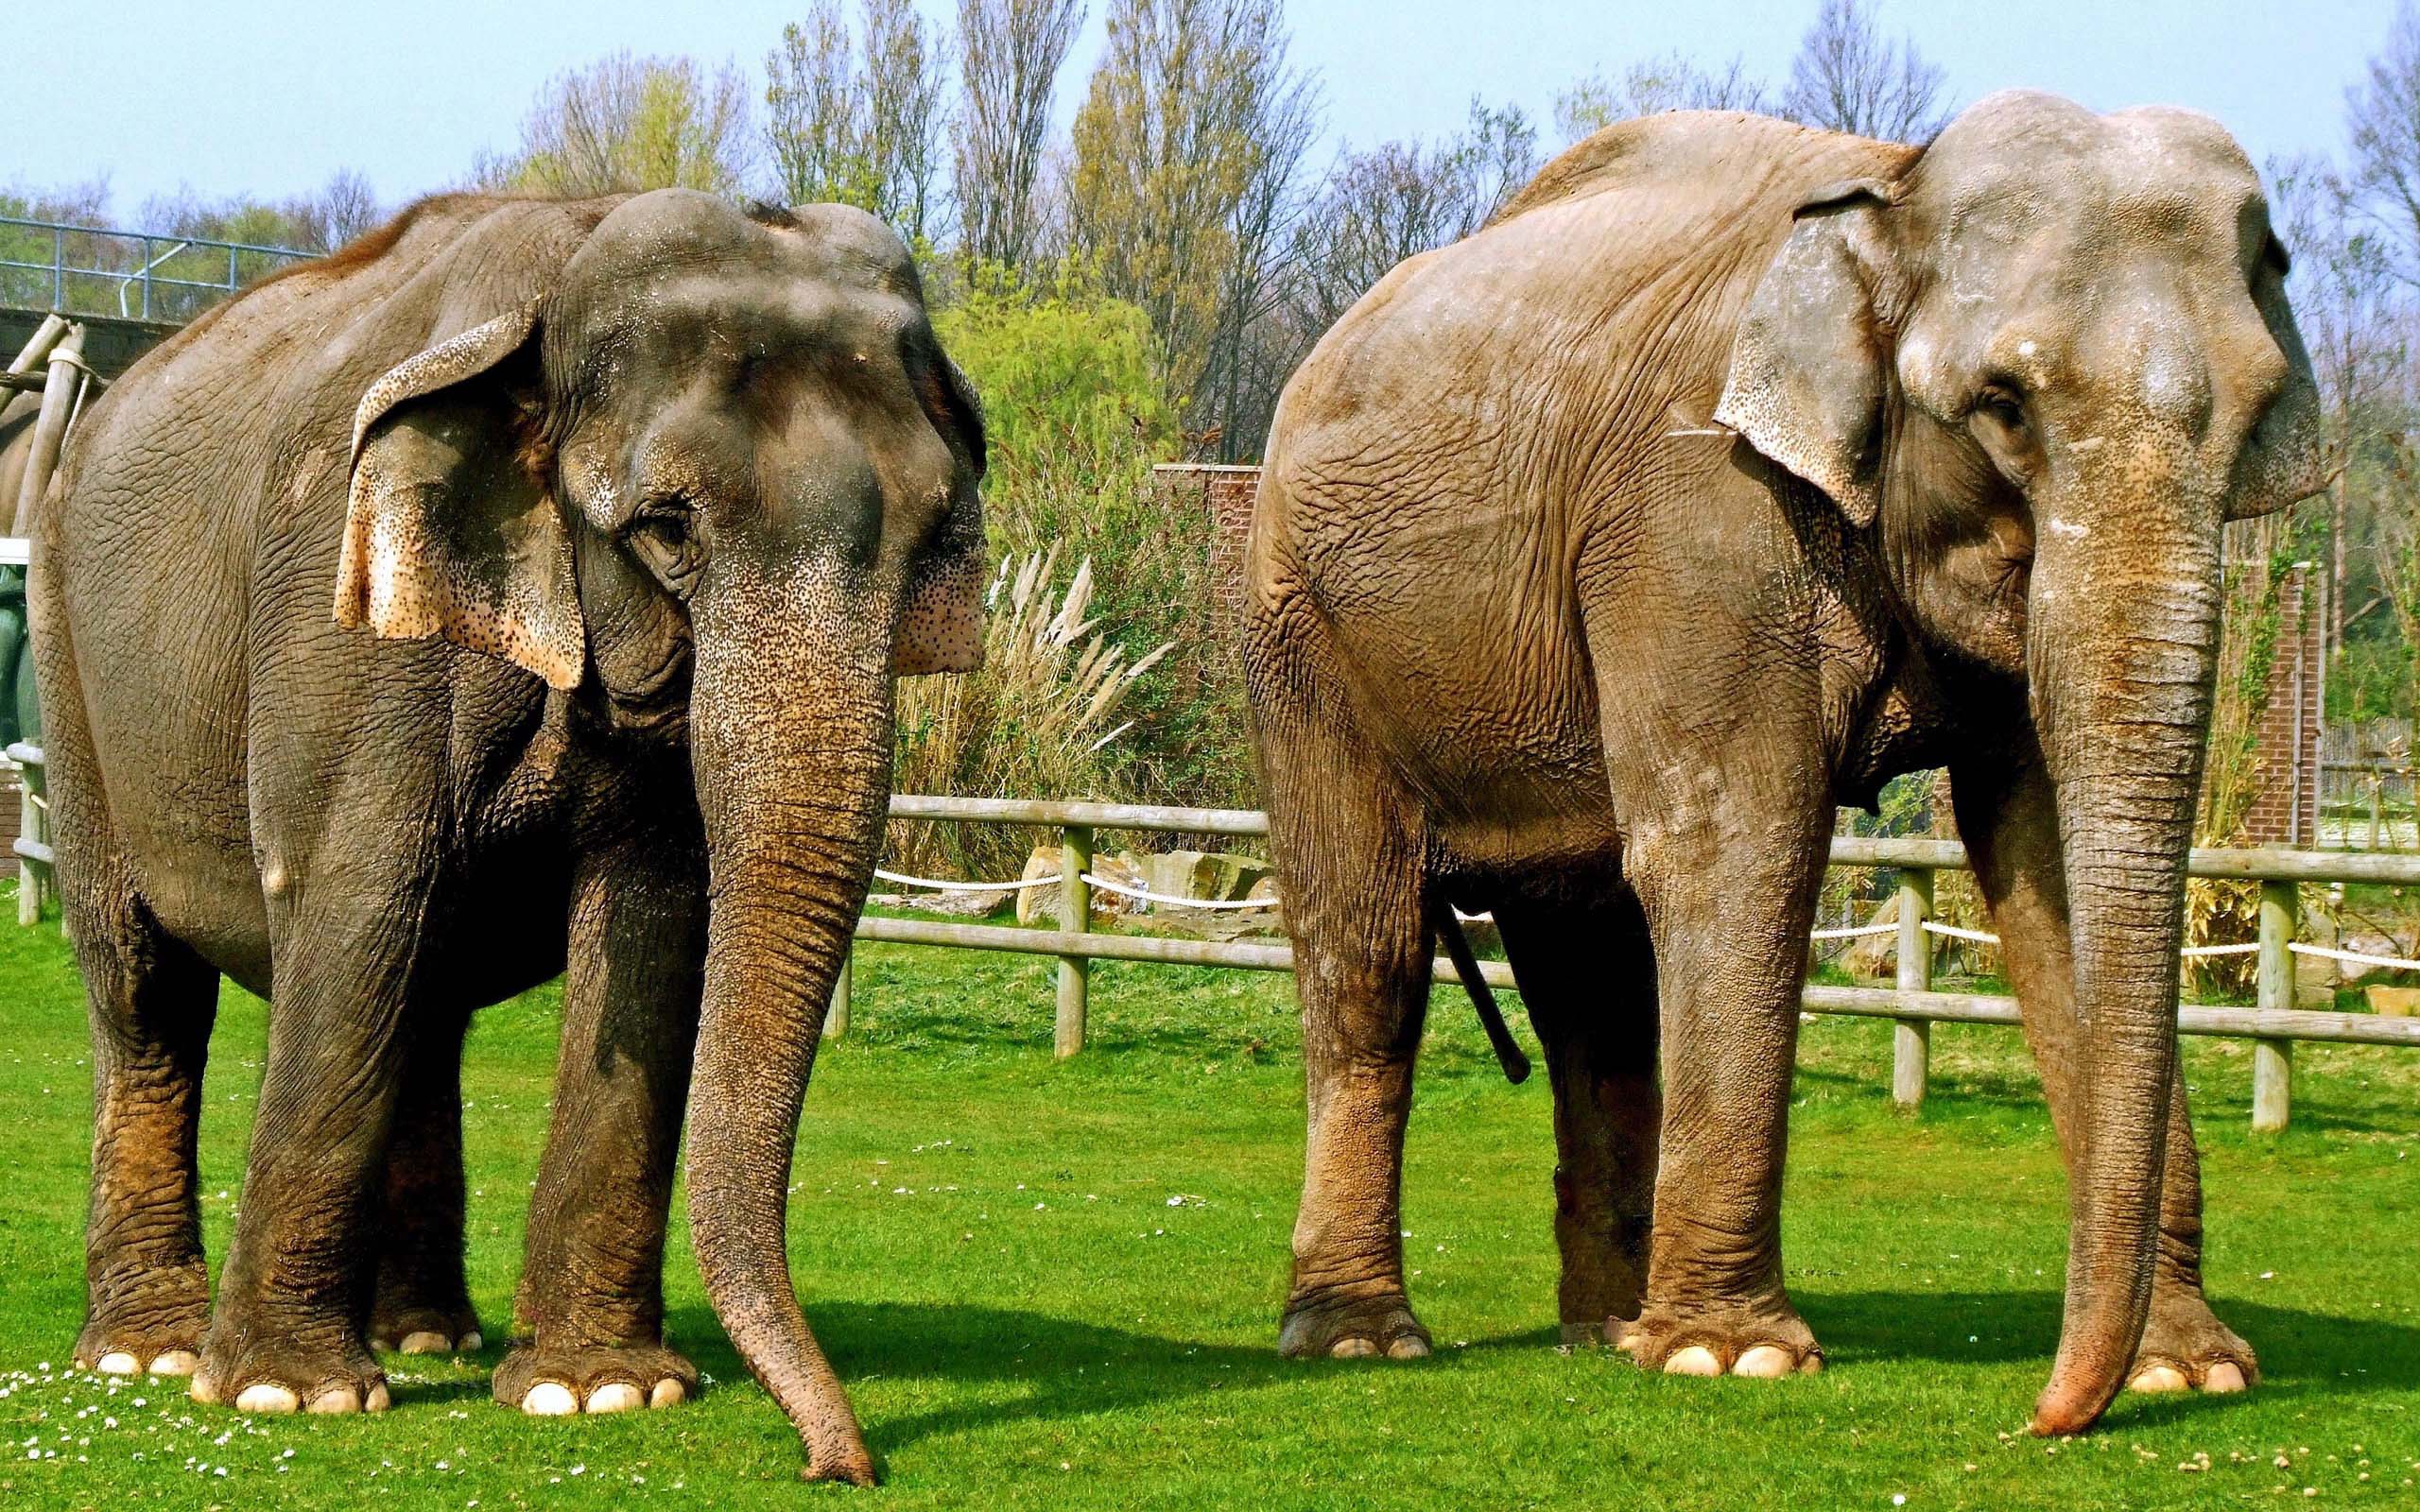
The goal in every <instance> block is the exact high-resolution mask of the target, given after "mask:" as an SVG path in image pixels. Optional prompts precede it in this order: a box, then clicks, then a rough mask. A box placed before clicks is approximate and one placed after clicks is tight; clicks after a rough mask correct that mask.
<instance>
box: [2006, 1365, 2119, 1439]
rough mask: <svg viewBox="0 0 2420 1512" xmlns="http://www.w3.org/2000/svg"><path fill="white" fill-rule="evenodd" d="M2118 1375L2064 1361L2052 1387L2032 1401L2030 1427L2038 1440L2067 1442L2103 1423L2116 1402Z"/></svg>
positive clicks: (2053, 1372) (2052, 1374)
mask: <svg viewBox="0 0 2420 1512" xmlns="http://www.w3.org/2000/svg"><path fill="white" fill-rule="evenodd" d="M2118 1377H2119V1372H2118V1371H2117V1370H2100V1369H2097V1368H2094V1367H2091V1366H2083V1365H2078V1364H2074V1363H2071V1362H2069V1361H2067V1360H2065V1359H2062V1360H2061V1361H2060V1362H2059V1363H2058V1365H2057V1366H2055V1367H2054V1368H2053V1369H2052V1370H2051V1372H2050V1383H2049V1384H2048V1385H2047V1386H2044V1387H2043V1388H2042V1395H2040V1396H2039V1397H2036V1398H2035V1399H2034V1400H2033V1418H2032V1421H2031V1422H2030V1423H2028V1424H2027V1427H2028V1429H2029V1430H2030V1431H2031V1433H2032V1434H2033V1435H2034V1436H2035V1437H2037V1438H2066V1437H2068V1436H2070V1435H2075V1434H2081V1433H2083V1431H2084V1430H2085V1429H2087V1428H2090V1427H2091V1426H2092V1425H2093V1424H2094V1423H2096V1422H2099V1421H2100V1415H2101V1414H2102V1413H2104V1412H2106V1411H2108V1409H2109V1403H2110V1402H2111V1401H2113V1400H2116V1399H2117V1396H2118Z"/></svg>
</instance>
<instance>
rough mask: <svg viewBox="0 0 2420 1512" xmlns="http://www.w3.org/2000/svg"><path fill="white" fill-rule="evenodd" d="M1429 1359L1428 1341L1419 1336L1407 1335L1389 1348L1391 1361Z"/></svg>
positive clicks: (1388, 1353)
mask: <svg viewBox="0 0 2420 1512" xmlns="http://www.w3.org/2000/svg"><path fill="white" fill-rule="evenodd" d="M1427 1357H1428V1341H1427V1340H1426V1339H1424V1338H1422V1337H1420V1336H1419V1335H1418V1334H1414V1333H1407V1334H1405V1335H1404V1336H1403V1337H1402V1338H1399V1339H1397V1340H1395V1342H1394V1343H1392V1344H1390V1345H1388V1346H1387V1358H1388V1359H1390V1360H1425V1359H1426V1358H1427Z"/></svg>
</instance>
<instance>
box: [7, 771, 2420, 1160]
mask: <svg viewBox="0 0 2420 1512" xmlns="http://www.w3.org/2000/svg"><path fill="white" fill-rule="evenodd" d="M8 754H9V760H10V761H11V762H13V763H15V764H16V765H17V767H18V769H19V771H20V772H21V773H22V774H23V775H22V779H21V781H22V782H23V783H24V792H23V796H22V799H21V801H22V804H23V808H22V815H23V817H22V820H21V823H22V826H23V833H20V834H19V836H18V839H17V845H16V853H17V857H18V879H19V880H18V904H17V907H18V914H17V917H18V921H19V922H20V923H30V922H33V921H34V920H36V919H40V918H41V917H42V914H41V910H42V900H43V897H44V896H45V895H46V893H47V892H48V891H49V890H50V889H51V888H52V886H53V884H52V880H51V867H52V851H51V848H50V843H49V842H50V833H49V807H48V803H47V800H46V799H45V796H44V793H43V753H42V751H41V749H40V748H39V747H34V746H29V745H17V746H11V747H9V751H8ZM890 816H891V817H892V818H894V819H940V820H954V821H959V822H964V823H980V824H1014V825H1021V826H1025V827H1028V828H1034V829H1046V830H1056V831H1058V832H1059V834H1060V870H1059V874H1058V877H1057V879H1056V881H1057V884H1058V885H1059V886H1060V888H1061V889H1062V890H1061V895H1060V900H1061V901H1060V927H1059V928H1057V929H1032V928H1027V927H1024V926H1021V925H1006V924H961V923H952V922H948V921H944V920H940V919H890V918H885V917H882V916H879V915H873V914H869V915H867V916H865V917H864V918H862V919H859V920H858V922H857V931H856V937H857V938H859V939H861V940H871V941H873V942H875V943H878V944H890V945H928V946H938V947H942V948H944V949H954V950H985V951H1007V952H1012V953H1015V954H1027V955H1054V956H1057V957H1058V960H1059V971H1058V1005H1057V1012H1056V1016H1055V1018H1054V1021H1053V1025H1052V1036H1051V1040H1052V1045H1053V1048H1054V1050H1055V1051H1056V1053H1057V1054H1058V1055H1059V1056H1061V1057H1067V1056H1072V1055H1075V1054H1076V1053H1078V1052H1079V1051H1080V1050H1081V1049H1082V1048H1083V1045H1084V1033H1085V1021H1086V1017H1087V1014H1088V1012H1089V1005H1090V996H1091V967H1092V963H1093V962H1094V961H1146V962H1152V963H1156V964H1160V965H1167V966H1216V967H1228V968H1235V969H1240V970H1244V971H1292V970H1293V969H1294V952H1293V949H1292V947H1291V946H1288V945H1282V944H1271V943H1257V942H1252V941H1244V940H1210V939H1184V938H1174V937H1170V936H1157V935H1117V934H1109V933H1104V932H1102V931H1098V930H1096V929H1094V928H1093V927H1092V888H1091V885H1090V882H1089V881H1088V880H1087V879H1088V878H1089V877H1090V874H1091V871H1092V867H1093V850H1094V840H1095V837H1096V835H1097V834H1098V832H1099V831H1102V830H1133V831H1142V832H1147V833H1172V834H1196V835H1222V836H1228V837H1232V838H1237V839H1253V838H1258V837H1261V836H1265V835H1266V834H1268V833H1269V820H1268V816H1266V815H1263V814H1261V813H1259V812H1257V811H1254V810H1251V809H1196V808H1178V807H1171V806H1165V805H1159V804H1144V803H1073V802H1063V801H1059V800H1056V799H986V798H941V797H931V796H926V795H921V794H905V793H903V794H899V795H897V796H895V797H893V798H892V799H891V800H890ZM1831 864H1832V865H1834V866H1836V867H1867V868H1892V869H1894V870H1896V871H1897V872H1898V874H1899V917H1898V920H1897V922H1896V924H1895V925H1893V928H1894V929H1895V930H1896V931H1897V934H1898V971H1897V979H1896V984H1895V985H1894V986H1893V987H1889V988H1869V987H1827V986H1824V985H1822V984H1817V983H1810V984H1808V985H1807V986H1806V988H1805V989H1804V992H1803V994H1802V996H1801V1000H1800V1005H1801V1006H1802V1007H1803V1008H1804V1009H1805V1010H1806V1012H1808V1013H1835V1014H1844V1015H1848V1016H1851V1017H1856V1018H1871V1019H1889V1020H1892V1021H1893V1024H1894V1025H1895V1027H1894V1029H1893V1035H1892V1073H1891V1088H1892V1096H1893V1100H1894V1101H1896V1102H1898V1103H1899V1104H1900V1105H1902V1106H1903V1107H1910V1108H1911V1107H1914V1106H1916V1105H1917V1104H1919V1103H1921V1102H1922V1101H1923V1100H1924V1094H1925V1085H1926V1079H1927V1070H1928V1065H1929V1061H1930V1057H1931V1029H1932V1025H1934V1024H1936V1023H1997V1024H2014V1023H2016V1022H2018V1016H2017V1005H2016V1000H2015V999H2014V998H2011V997H2000V996H1994V995H1989V994H1985V993H1976V992H1942V991H1936V990H1934V988H1933V985H1932V949H1931V944H1930V940H1929V938H1928V937H1927V936H1930V935H1932V934H1935V933H1939V932H1941V930H1942V926H1940V925H1938V924H1937V923H1936V922H1935V921H1934V920H1933V919H1932V918H1931V914H1932V899H1933V879H1934V877H1935V875H1936V874H1937V873H1939V872H1942V871H1948V870H1964V869H1966V865H1967V863H1966V850H1965V847H1963V846H1962V845H1960V844H1958V843H1957V842H1956V841H1954V840H1923V839H1864V838H1858V837H1855V836H1847V835H1842V836H1838V837H1836V838H1835V839H1834V840H1833V841H1832V855H1831ZM2188 869H2189V870H2190V872H2191V874H2192V875H2194V876H2196V877H2230V878H2247V879H2252V880H2256V881H2257V882H2258V883H2259V884H2260V916H2259V917H2260V921H2259V940H2258V944H2257V950H2258V953H2259V971H2258V976H2257V981H2258V985H2259V989H2258V997H2257V1001H2256V1004H2255V1005H2254V1006H2252V1007H2249V1008H2244V1007H2233V1006H2226V1005H2217V1004H2199V1003H2191V1004H2187V1005H2184V1006H2183V1007H2181V1008H2179V1009H2178V1011H2177V1025H2176V1027H2177V1031H2178V1032H2179V1033H2180V1034H2190V1035H2215V1036H2221V1037H2225V1038H2231V1039H2248V1040H2251V1041H2252V1044H2253V1063H2252V1091H2253V1095H2252V1126H2253V1127H2254V1128H2255V1129H2256V1130H2259V1131H2261V1132H2264V1133H2267V1132H2273V1131H2275V1130H2278V1129H2282V1128H2284V1127H2285V1126H2286V1125H2287V1121H2288V1118H2289V1116H2290V1110H2291V1107H2292V1082H2293V1047H2294V1044H2295V1042H2296V1041H2298V1040H2302V1041H2311V1042H2317V1043H2326V1044H2371V1045H2411V1046H2420V1018H2414V1019H2398V1018H2389V1017H2385V1016H2383V1015H2378V1014H2369V1013H2337V1012H2322V1011H2317V1010H2311V1009H2301V1008H2296V1007H2295V1006H2294V971H2293V954H2294V934H2295V930H2296V928H2297V925H2298V923H2299V920H2300V896H2301V887H2302V885H2304V884H2306V883H2322V884H2325V883H2332V882H2356V883H2383V884H2389V885H2398V886H2400V885H2415V884H2420V856H2394V855H2361V854H2358V853H2346V852H2343V851H2270V850H2211V849H2198V850H2196V851H2194V852H2193V855H2192V861H2191V864H2190V867H2189V868H2188ZM1024 885H1029V883H1028V882H1026V881H1020V882H1017V883H1008V884H1003V885H1001V886H1000V887H999V889H998V890H999V891H1001V892H1003V893H1006V892H1010V891H1012V890H1014V889H1016V888H1017V887H1020V886H1024ZM62 927H63V925H62ZM2307 949H2308V948H2307ZM1433 971H1434V975H1435V977H1436V979H1437V980H1438V981H1440V982H1447V983H1450V982H1453V981H1454V980H1455V979H1456V978H1455V975H1454V969H1453V965H1452V963H1451V962H1449V961H1447V960H1445V959H1443V957H1440V958H1438V960H1437V961H1436V962H1435V964H1434V967H1433ZM1479 972H1480V974H1481V975H1482V976H1484V977H1485V978H1486V979H1487V981H1488V984H1489V985H1490V986H1492V987H1495V988H1500V989H1507V990H1513V991H1518V990H1519V988H1518V985H1517V984H1516V983H1515V982H1514V981H1513V971H1512V968H1511V967H1509V966H1507V965H1506V964H1505V963H1503V962H1501V961H1485V960H1483V961H1481V962H1479ZM852 975H853V972H852V971H851V969H850V966H849V964H848V963H847V962H845V961H844V962H843V964H842V966H841V971H840V976H839V980H838V982H836V983H835V984H834V987H833V991H832V1003H831V1006H830V1008H829V1010H828V1011H827V1013H826V1014H825V1017H824V1023H823V1034H824V1037H825V1038H826V1039H838V1038H839V1037H840V1036H842V1035H844V1034H846V1033H847V1032H848V1028H849V1018H850V996H851V978H852Z"/></svg>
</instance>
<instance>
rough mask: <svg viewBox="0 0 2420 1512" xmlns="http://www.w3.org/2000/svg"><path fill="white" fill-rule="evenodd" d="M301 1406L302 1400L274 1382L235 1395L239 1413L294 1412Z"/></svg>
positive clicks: (236, 1408) (236, 1407)
mask: <svg viewBox="0 0 2420 1512" xmlns="http://www.w3.org/2000/svg"><path fill="white" fill-rule="evenodd" d="M301 1405H302V1398H300V1397H297V1396H296V1395H295V1394H294V1393H293V1392H291V1391H288V1390H286V1389H285V1387H284V1386H281V1385H278V1384H276V1383H273V1382H268V1381H264V1382H262V1383H260V1384H258V1385H254V1386H246V1387H245V1388H244V1389H243V1390H242V1391H239V1392H237V1393H236V1394H235V1410H236V1411H237V1412H292V1411H293V1410H294V1409H295V1408H297V1407H299V1406H301Z"/></svg>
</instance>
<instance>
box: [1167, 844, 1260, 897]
mask: <svg viewBox="0 0 2420 1512" xmlns="http://www.w3.org/2000/svg"><path fill="white" fill-rule="evenodd" d="M1269 875H1270V868H1269V863H1268V862H1266V861H1263V860H1260V859H1259V858H1258V857H1256V856H1236V855H1222V854H1219V853H1217V852H1214V851H1162V852H1160V853H1159V854H1157V855H1148V856H1145V857H1143V876H1144V878H1145V879H1146V880H1145V882H1144V884H1143V885H1144V886H1145V887H1146V888H1148V889H1149V890H1150V891H1152V892H1156V893H1165V894H1167V896H1168V897H1170V898H1201V899H1204V900H1206V901H1208V902H1235V901H1236V900H1237V899H1242V898H1248V897H1250V896H1252V891H1253V888H1254V887H1256V886H1258V885H1260V884H1261V882H1262V881H1264V880H1265V879H1267V878H1268V876H1269Z"/></svg>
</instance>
